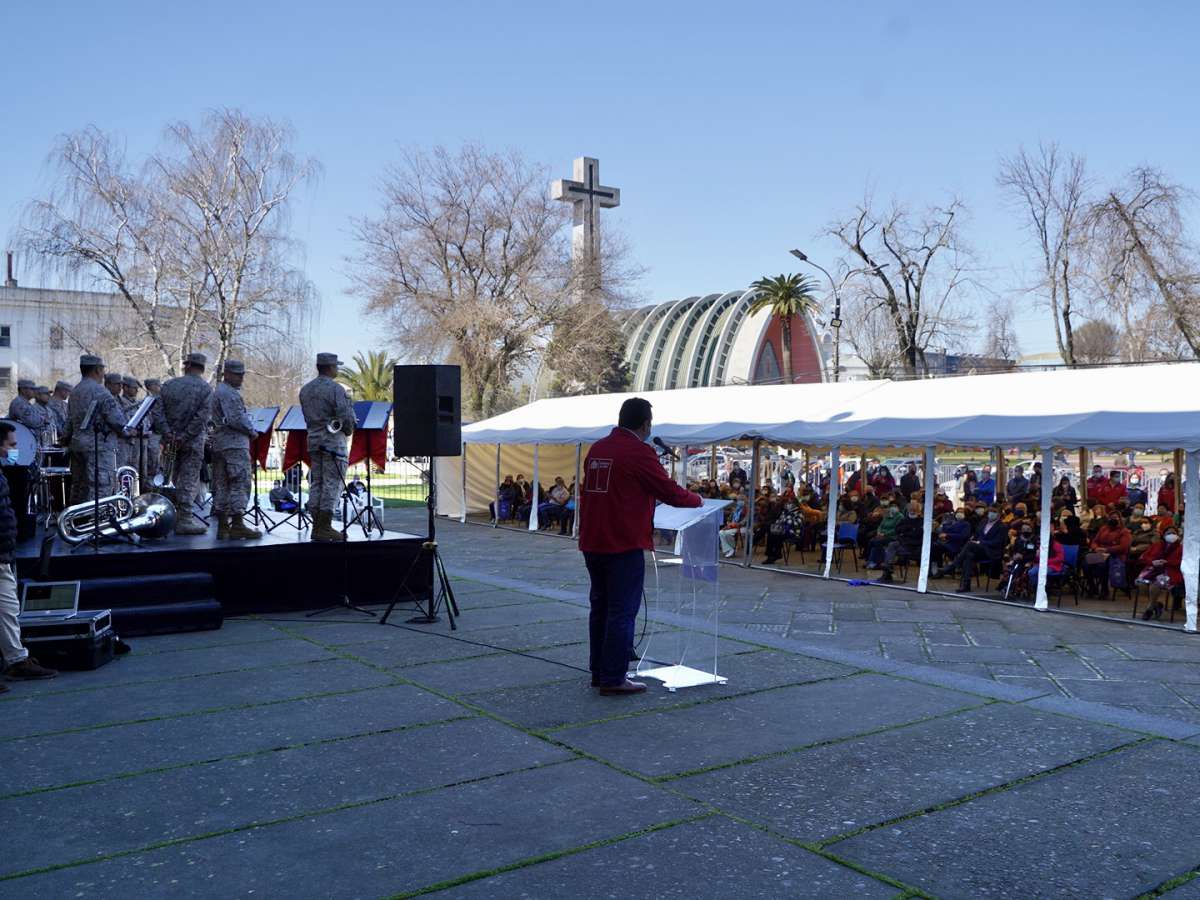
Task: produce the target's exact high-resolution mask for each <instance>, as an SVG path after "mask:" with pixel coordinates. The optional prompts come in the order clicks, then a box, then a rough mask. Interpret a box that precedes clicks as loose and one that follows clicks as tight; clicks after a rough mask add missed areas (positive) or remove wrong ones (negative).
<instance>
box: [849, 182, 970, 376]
mask: <svg viewBox="0 0 1200 900" xmlns="http://www.w3.org/2000/svg"><path fill="white" fill-rule="evenodd" d="M963 209H964V207H963V205H962V203H961V202H960V201H958V200H951V201H950V203H948V204H947V205H946V206H941V207H937V206H935V207H930V208H928V209H926V210H924V211H922V212H913V211H911V210H909V209H907V208H906V207H904V206H901V205H899V204H893V205H892V206H891V207H890V208H889V209H888V210H886V211H884V212H879V211H877V210H876V209H875V207H874V204H873V203H872V201H871V199H870V198H867V199H866V200H865V201H864V202H863V203H862V204H861V205H860V206H859V207H858V208H857V209H856V210H855V212H854V214H853V215H852V216H850V217H849V218H847V219H845V220H843V221H841V222H836V223H834V224H833V225H831V226H829V228H828V230H827V231H828V234H830V235H832V236H834V237H836V238H837V239H838V240H839V241H841V242H842V244H843V245H844V246H845V248H846V250H847V251H848V252H849V253H850V256H851V262H850V263H847V264H846V266H845V268H846V269H847V270H848V271H847V275H848V276H849V279H848V293H850V294H851V295H852V296H858V297H859V298H860V299H861V300H862V301H863V302H865V303H866V304H867V305H868V307H878V308H880V309H882V310H883V311H884V312H885V313H886V315H887V319H888V321H889V322H890V324H891V329H892V339H893V342H894V346H895V353H896V359H897V361H898V363H899V365H900V366H901V367H902V368H903V371H904V373H905V374H906V375H907V376H908V377H910V378H911V377H915V376H917V375H919V374H924V373H926V372H927V371H928V366H927V364H926V360H925V353H926V350H927V349H928V348H929V347H930V346H931V345H932V344H933V343H934V342H935V341H945V340H946V339H948V338H949V337H951V336H952V335H953V333H954V332H955V331H956V330H957V327H958V323H957V321H956V317H955V311H954V306H955V301H956V300H957V299H958V296H959V294H960V292H961V290H962V289H963V288H964V287H965V286H966V284H967V282H968V280H969V276H968V268H967V263H968V260H969V253H968V252H967V250H966V248H965V247H964V246H963V244H962V242H961V240H960V238H959V235H958V220H959V218H960V216H961V214H962V212H963Z"/></svg>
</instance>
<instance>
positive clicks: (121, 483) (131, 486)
mask: <svg viewBox="0 0 1200 900" xmlns="http://www.w3.org/2000/svg"><path fill="white" fill-rule="evenodd" d="M116 479H117V493H118V494H124V495H125V496H126V497H128V498H129V499H130V500H134V499H135V498H136V497H137V495H138V494H140V493H141V491H139V490H138V487H139V483H138V470H137V469H135V468H134V467H133V466H121V467H120V468H119V469H117V475H116Z"/></svg>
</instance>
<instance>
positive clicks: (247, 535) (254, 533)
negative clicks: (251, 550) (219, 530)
mask: <svg viewBox="0 0 1200 900" xmlns="http://www.w3.org/2000/svg"><path fill="white" fill-rule="evenodd" d="M229 536H230V537H231V538H233V539H234V540H235V541H252V540H254V539H255V538H260V537H262V532H261V531H258V530H257V529H254V528H251V527H250V526H249V525H247V524H246V523H245V521H244V520H243V518H242V516H234V517H233V521H232V522H231V523H230V525H229Z"/></svg>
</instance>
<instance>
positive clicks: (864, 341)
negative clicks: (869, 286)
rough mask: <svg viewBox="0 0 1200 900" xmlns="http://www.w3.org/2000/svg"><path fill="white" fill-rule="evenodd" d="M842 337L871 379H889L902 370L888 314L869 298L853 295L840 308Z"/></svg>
mask: <svg viewBox="0 0 1200 900" xmlns="http://www.w3.org/2000/svg"><path fill="white" fill-rule="evenodd" d="M842 318H843V320H844V322H843V325H842V328H841V329H840V331H841V335H842V337H843V338H844V339H845V341H846V343H848V344H849V345H850V347H851V349H853V350H854V354H855V355H856V356H857V357H858V358H859V359H861V360H862V363H863V365H864V366H866V369H867V377H868V378H871V379H877V378H892V377H893V376H894V375H895V374H896V372H897V370H899V369H900V368H901V367H902V364H901V361H900V355H899V353H898V352H897V350H896V341H895V331H894V329H893V327H892V322H891V320H890V318H889V316H888V314H887V311H886V310H885V309H884V308H883V307H882V306H881V305H880V304H879V303H877V302H875V301H874V299H872V298H871V297H868V296H864V295H855V296H852V297H851V298H850V300H849V301H848V302H847V303H846V304H845V305H844V306H843V307H842Z"/></svg>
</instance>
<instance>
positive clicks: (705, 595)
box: [635, 500, 729, 691]
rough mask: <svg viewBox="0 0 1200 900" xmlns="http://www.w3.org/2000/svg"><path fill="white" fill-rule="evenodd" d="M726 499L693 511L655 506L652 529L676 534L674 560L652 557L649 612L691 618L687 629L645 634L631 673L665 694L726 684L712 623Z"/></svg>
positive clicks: (715, 614) (716, 607)
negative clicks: (649, 680)
mask: <svg viewBox="0 0 1200 900" xmlns="http://www.w3.org/2000/svg"><path fill="white" fill-rule="evenodd" d="M728 505H729V501H728V500H705V501H704V506H702V507H700V508H698V509H678V508H675V507H671V506H662V505H660V506H659V507H658V508H657V509H656V510H655V513H654V527H655V528H657V529H660V530H663V531H674V532H676V550H677V552H678V554H679V555H678V556H677V557H674V558H664V557H660V556H659V555H658V554H657V553H655V554H654V585H653V587H652V589H653V595H652V596H651V597H650V598H649V605H650V607H651V611H652V612H670V613H675V614H677V615H682V616H687V617H688V618H691V619H693V620H694V624H693V625H692V626H691V627H689V628H688V629H676V630H672V631H660V632H655V633H652V634H650V635H649V636H648V637H647V640H646V644H645V646H644V648H643V650H642V656H641V659H639V660H638V664H637V669H636V670H635V674H636V675H637V676H638V677H643V678H654V679H657V680H658V681H661V682H662V683H663V687H665V688H666V689H667V690H668V691H676V690H678V689H679V688H686V687H697V686H699V685H702V684H725V683H726V680H727V679H725V678H724V677H722V676H720V675H718V674H717V637H718V634H717V624H718V610H719V607H720V593H719V579H718V570H719V569H720V567H721V566H720V563H719V562H718V547H717V526H718V523H719V522H720V521H721V510H722V509H723V508H724V507H726V506H728Z"/></svg>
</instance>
